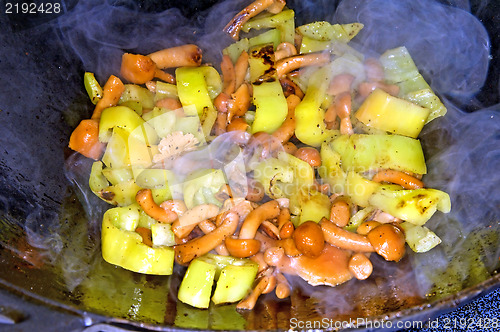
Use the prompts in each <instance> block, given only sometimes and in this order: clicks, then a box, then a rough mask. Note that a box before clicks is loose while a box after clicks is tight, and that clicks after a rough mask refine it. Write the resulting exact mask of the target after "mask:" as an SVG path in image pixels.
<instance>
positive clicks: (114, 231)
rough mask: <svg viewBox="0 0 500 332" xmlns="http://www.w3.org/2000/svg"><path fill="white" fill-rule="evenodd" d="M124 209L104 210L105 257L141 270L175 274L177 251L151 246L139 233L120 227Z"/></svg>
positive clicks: (103, 253)
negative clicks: (146, 243) (143, 240)
mask: <svg viewBox="0 0 500 332" xmlns="http://www.w3.org/2000/svg"><path fill="white" fill-rule="evenodd" d="M124 211H126V210H117V208H113V209H110V210H108V211H106V213H104V217H103V221H102V230H101V238H102V241H101V247H102V257H103V258H104V260H105V261H106V262H108V263H110V264H114V265H118V266H121V267H123V268H124V269H127V270H131V271H134V272H138V273H144V274H156V275H170V274H172V270H173V264H174V250H173V249H172V248H168V247H159V248H151V247H149V246H147V245H145V244H144V243H143V242H142V237H141V236H140V235H139V234H138V233H136V232H131V231H128V230H123V229H121V228H119V223H118V219H119V218H121V214H122V213H124ZM117 223H118V225H117Z"/></svg>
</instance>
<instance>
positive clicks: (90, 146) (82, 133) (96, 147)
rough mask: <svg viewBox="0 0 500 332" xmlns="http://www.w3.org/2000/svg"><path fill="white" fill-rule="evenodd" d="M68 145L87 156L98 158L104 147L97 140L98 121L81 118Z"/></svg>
mask: <svg viewBox="0 0 500 332" xmlns="http://www.w3.org/2000/svg"><path fill="white" fill-rule="evenodd" d="M69 147H70V148H71V149H73V150H75V151H77V152H79V153H81V154H82V155H84V156H85V157H87V158H92V159H95V160H98V159H99V158H100V157H101V155H102V152H103V151H104V147H105V145H104V144H103V143H101V142H99V122H98V121H97V120H93V119H89V120H82V122H80V124H79V125H78V126H77V127H76V128H75V130H74V131H73V133H72V134H71V137H70V138H69Z"/></svg>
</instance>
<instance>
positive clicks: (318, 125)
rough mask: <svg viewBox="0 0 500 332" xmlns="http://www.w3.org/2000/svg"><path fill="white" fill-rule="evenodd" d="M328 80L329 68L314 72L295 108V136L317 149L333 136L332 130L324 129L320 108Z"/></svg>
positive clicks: (322, 114)
mask: <svg viewBox="0 0 500 332" xmlns="http://www.w3.org/2000/svg"><path fill="white" fill-rule="evenodd" d="M330 79H331V74H330V67H329V66H325V67H322V68H321V69H319V70H318V71H316V72H315V73H314V74H313V75H312V76H311V78H310V79H309V84H308V87H307V91H306V94H305V96H304V98H303V99H302V101H301V102H300V104H298V105H297V107H296V108H295V136H296V137H297V138H298V139H299V140H300V141H301V142H302V143H305V144H308V145H311V146H315V147H317V146H320V145H321V143H322V142H323V141H324V140H326V139H327V138H328V137H330V136H332V135H333V134H334V132H333V131H332V130H329V129H326V125H325V122H324V121H323V119H324V118H325V111H324V110H323V109H321V108H320V105H321V103H322V102H323V100H324V99H325V96H326V89H327V88H328V85H329V84H330Z"/></svg>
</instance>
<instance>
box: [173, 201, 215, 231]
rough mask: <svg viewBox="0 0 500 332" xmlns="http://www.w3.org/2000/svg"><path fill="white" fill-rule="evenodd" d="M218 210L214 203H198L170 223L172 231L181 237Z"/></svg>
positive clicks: (213, 215) (211, 216)
mask: <svg viewBox="0 0 500 332" xmlns="http://www.w3.org/2000/svg"><path fill="white" fill-rule="evenodd" d="M218 212H219V207H218V206H217V205H214V204H200V205H196V206H195V207H193V208H192V209H189V210H187V211H186V212H184V213H183V214H182V215H181V216H179V218H178V219H177V220H175V221H174V222H173V223H172V232H174V234H175V236H177V237H178V238H180V239H182V238H184V237H186V236H188V234H189V233H191V232H192V231H193V229H194V228H195V227H196V226H197V225H198V224H199V223H200V222H202V221H204V220H207V219H210V218H213V217H215V216H216V215H217V213H218Z"/></svg>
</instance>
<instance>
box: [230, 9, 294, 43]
mask: <svg viewBox="0 0 500 332" xmlns="http://www.w3.org/2000/svg"><path fill="white" fill-rule="evenodd" d="M284 6H285V1H284V0H256V1H254V2H252V3H251V4H250V5H248V6H247V7H245V8H244V9H243V10H241V11H240V12H239V13H238V14H236V15H235V16H234V17H233V19H232V20H231V21H229V23H228V24H227V25H226V26H225V27H224V31H225V32H227V33H228V34H229V35H230V36H231V37H232V38H233V39H235V40H238V39H239V35H240V30H241V28H242V27H243V25H244V24H245V23H246V22H247V21H248V20H249V19H251V18H252V17H254V16H255V15H257V14H259V13H261V12H263V11H264V10H266V9H269V10H270V12H272V13H274V14H277V13H279V12H280V11H281V10H282V9H283V7H284Z"/></svg>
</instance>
